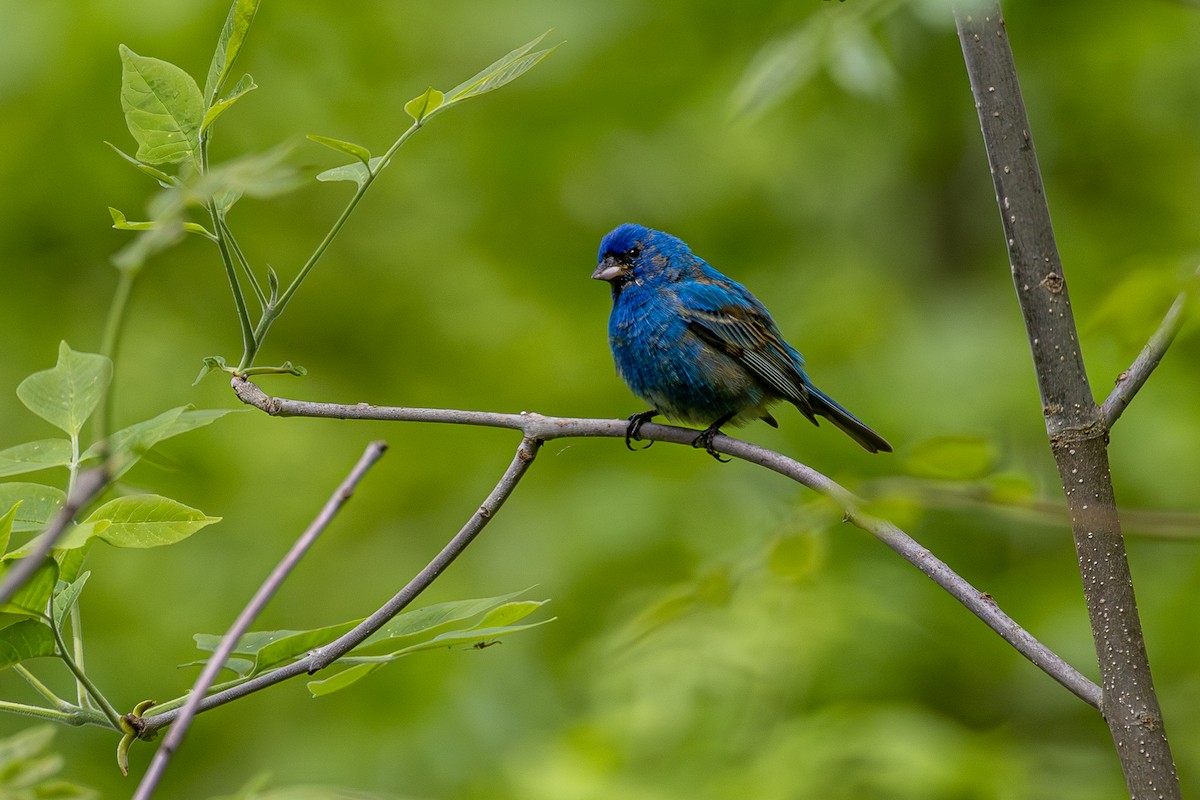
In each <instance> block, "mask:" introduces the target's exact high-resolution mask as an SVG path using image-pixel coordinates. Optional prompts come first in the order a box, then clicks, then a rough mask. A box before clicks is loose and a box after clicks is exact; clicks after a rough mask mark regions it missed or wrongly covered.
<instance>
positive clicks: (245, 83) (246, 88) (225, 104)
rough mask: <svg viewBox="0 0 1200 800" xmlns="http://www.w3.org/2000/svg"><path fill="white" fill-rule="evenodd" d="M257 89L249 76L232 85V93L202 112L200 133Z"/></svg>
mask: <svg viewBox="0 0 1200 800" xmlns="http://www.w3.org/2000/svg"><path fill="white" fill-rule="evenodd" d="M257 88H258V84H257V83H255V82H254V78H252V77H250V76H249V75H243V76H242V77H241V78H240V79H239V80H238V82H237V83H236V84H235V85H234V87H233V91H231V92H230V93H229V94H227V95H225V96H224V97H222V98H221V99H220V100H218V101H216V102H215V103H213V104H212V105H210V106H209V107H208V111H206V112H204V123H203V124H202V125H201V126H200V130H201V131H206V130H208V126H209V125H212V124H213V122H215V121H216V119H217V117H219V116H221V115H222V114H224V113H225V112H226V111H227V110H228V109H229V107H230V106H232V105H233V104H234V103H236V102H237V101H238V100H240V99H241V98H242V97H243V96H245V95H246V94H248V93H250V92H252V91H254V90H255V89H257Z"/></svg>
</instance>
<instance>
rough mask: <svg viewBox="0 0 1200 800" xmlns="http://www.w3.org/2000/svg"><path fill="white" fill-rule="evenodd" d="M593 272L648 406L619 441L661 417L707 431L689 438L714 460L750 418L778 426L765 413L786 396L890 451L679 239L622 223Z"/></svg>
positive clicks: (616, 349)
mask: <svg viewBox="0 0 1200 800" xmlns="http://www.w3.org/2000/svg"><path fill="white" fill-rule="evenodd" d="M599 261H600V265H599V266H598V267H596V271H595V272H593V273H592V277H593V278H595V279H596V280H601V281H607V282H608V283H609V285H610V286H611V287H612V297H613V310H612V315H611V316H610V317H609V319H608V341H609V344H610V345H611V346H612V353H613V360H615V361H616V363H617V374H619V375H620V376H621V378H622V379H623V380H624V381H625V383H626V384H628V385H629V388H630V389H632V390H633V392H634V394H636V395H638V396H639V397H641V398H642V399H643V400H645V401H646V402H647V403H649V404H650V406H651V408H650V410H649V411H643V412H641V413H639V414H634V415H633V416H631V417H630V418H629V427H628V428H627V429H626V432H625V444H626V446H628V447H630V448H631V449H632V445H631V444H630V439H637V440H640V437H639V436H638V432H639V431H640V429H641V427H642V425H644V424H645V423H647V422H649V421H650V420H651V419H653V418H654V417H656V416H658V415H659V414H662V415H665V416H666V417H667V418H668V419H671V420H675V421H678V422H683V423H686V424H689V425H696V426H701V425H706V426H707V427H706V428H704V430H703V432H701V434H700V435H699V436H697V437H696V439H695V440H694V441H693V442H692V446H693V447H703V448H704V449H705V450H706V451H708V453H709V454H710V455H712V456H713V457H714V458H717V459H718V460H721V459H720V456H718V455H717V453H716V451H714V450H713V437H715V436H716V435H717V434H718V433H720V432H721V427H722V426H723V425H742V424H744V423H746V422H749V421H750V420H752V419H761V420H764V421H765V422H766V423H767V424H769V425H772V426H774V427H779V423H777V422H776V421H775V418H774V417H772V416H771V415H770V413H768V411H767V409H768V408H769V407H770V406H771V405H772V404H773V403H776V402H778V401H780V400H786V401H788V402H789V403H792V404H793V405H794V406H796V408H798V409H800V413H801V414H803V415H804V416H805V417H807V418H808V419H809V420H810V421H811V422H812V423H813V424H814V425H816V424H817V416H822V417H824V418H825V419H827V420H829V421H830V422H832V423H833V424H834V425H835V426H837V427H838V428H840V429H841V430H842V431H844V432H845V433H846V434H848V435H849V436H850V438H851V439H853V440H854V441H856V442H858V443H859V444H860V445H862V446H863V447H864V448H865V449H867V450H869V451H870V452H872V453H877V452H880V451H883V452H885V453H890V452H891V451H892V446H891V445H890V444H888V443H887V440H885V439H884V438H883V437H882V436H880V435H879V434H878V433H876V432H875V431H873V430H871V429H870V428H868V427H867V426H866V425H865V424H864V423H863V422H862V421H861V420H859V419H858V417H856V416H854V415H853V414H851V413H850V412H849V411H847V410H846V409H845V408H843V407H842V406H841V405H839V404H838V403H837V402H836V401H835V400H834V399H833V398H831V397H830V396H829V395H827V394H825V393H824V392H822V391H821V390H820V389H818V388H817V387H816V386H814V385H813V383H812V381H811V380H809V378H808V375H807V374H805V372H804V359H803V358H802V357H801V356H800V353H798V352H797V351H796V349H795V348H794V347H792V346H791V345H790V344H788V343H787V342H786V341H784V338H783V334H781V333H780V332H779V326H777V325H776V324H775V320H773V319H771V315H770V314H769V313H768V312H767V309H766V308H765V307H764V306H763V304H762V303H760V302H759V301H758V298H756V297H755V296H754V295H752V294H750V292H749V290H747V289H746V288H745V287H744V286H742V285H741V284H740V283H737V282H735V281H732V280H730V279H729V278H727V277H725V276H724V275H722V274H721V273H720V272H717V271H716V270H715V269H713V268H712V267H711V266H709V265H708V263H706V262H705V261H704V260H703V259H702V258H699V257H698V256H695V255H693V254H692V251H691V250H690V249H688V246H687V245H686V244H684V242H683V241H681V240H680V239H678V238H676V237H674V236H671V235H670V234H668V233H663V232H662V231H655V230H651V229H649V228H645V227H642V226H641V225H634V224H631V223H626V224H624V225H621V226H618V227H617V228H615V229H614V230H613V231H611V232H610V233H609V234H608V235H607V236H605V237H604V239H603V241H601V242H600V258H599Z"/></svg>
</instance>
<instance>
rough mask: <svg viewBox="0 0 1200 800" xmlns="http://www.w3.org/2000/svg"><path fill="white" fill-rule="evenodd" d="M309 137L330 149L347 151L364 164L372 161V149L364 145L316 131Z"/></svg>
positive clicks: (346, 152) (347, 153)
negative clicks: (323, 134)
mask: <svg viewBox="0 0 1200 800" xmlns="http://www.w3.org/2000/svg"><path fill="white" fill-rule="evenodd" d="M308 138H309V139H311V140H312V141H314V142H316V143H317V144H321V145H325V146H326V147H328V148H329V149H330V150H336V151H338V152H339V153H345V154H346V155H349V156H353V157H354V158H357V159H358V160H359V161H360V162H362V163H363V164H369V163H370V162H371V151H370V150H368V149H367V148H365V147H363V146H362V145H361V144H355V143H354V142H344V141H342V140H341V139H334V138H332V137H329V136H318V135H316V134H315V133H310V134H308ZM318 180H320V178H318Z"/></svg>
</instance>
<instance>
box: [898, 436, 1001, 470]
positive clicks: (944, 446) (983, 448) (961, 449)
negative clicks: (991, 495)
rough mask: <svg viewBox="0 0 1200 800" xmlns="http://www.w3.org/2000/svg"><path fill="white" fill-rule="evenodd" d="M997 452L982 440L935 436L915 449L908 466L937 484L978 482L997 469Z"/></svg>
mask: <svg viewBox="0 0 1200 800" xmlns="http://www.w3.org/2000/svg"><path fill="white" fill-rule="evenodd" d="M995 461H996V448H995V447H994V446H993V445H992V443H991V442H989V441H988V440H987V439H984V438H982V437H979V436H935V437H933V438H932V439H926V440H925V441H923V442H919V443H918V444H917V445H916V446H915V447H913V449H912V451H911V453H910V455H909V457H908V460H907V463H906V464H905V466H906V467H907V469H908V470H909V472H911V473H912V474H913V475H918V476H920V477H922V478H935V479H938V480H975V479H977V478H982V477H983V476H985V475H987V474H988V473H989V472H991V471H992V470H993V469H994V467H995Z"/></svg>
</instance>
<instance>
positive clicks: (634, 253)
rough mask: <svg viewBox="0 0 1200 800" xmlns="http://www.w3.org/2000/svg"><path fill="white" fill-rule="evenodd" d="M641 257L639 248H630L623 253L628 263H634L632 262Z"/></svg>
mask: <svg viewBox="0 0 1200 800" xmlns="http://www.w3.org/2000/svg"><path fill="white" fill-rule="evenodd" d="M641 255H642V248H640V247H631V248H629V249H628V250H626V251H625V257H626V258H628V259H629V260H630V261H634V260H636V259H638V258H640V257H641Z"/></svg>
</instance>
